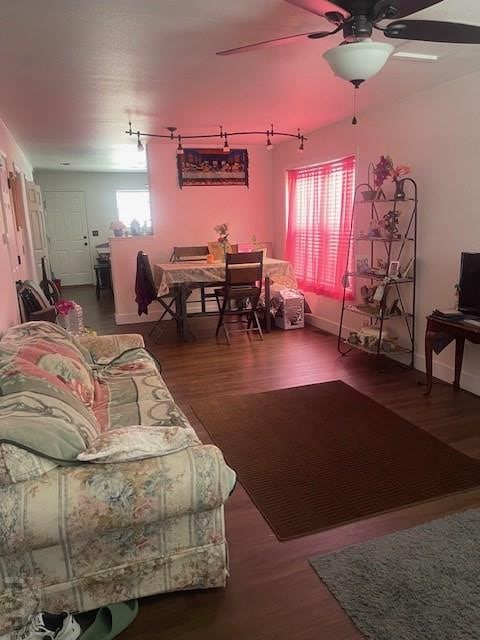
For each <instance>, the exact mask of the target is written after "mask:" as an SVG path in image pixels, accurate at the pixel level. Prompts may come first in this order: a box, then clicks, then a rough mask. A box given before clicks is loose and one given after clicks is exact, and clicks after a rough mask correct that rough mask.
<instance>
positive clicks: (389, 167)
mask: <svg viewBox="0 0 480 640" xmlns="http://www.w3.org/2000/svg"><path fill="white" fill-rule="evenodd" d="M409 173H410V167H409V166H407V165H406V164H399V165H397V166H396V167H395V165H394V164H393V160H392V158H391V157H390V156H380V160H379V161H378V162H377V164H375V165H373V178H374V184H375V187H376V188H377V189H380V188H381V187H382V185H383V183H384V182H385V180H386V179H387V178H389V177H390V178H392V182H397V180H399V179H400V178H403V177H404V176H406V175H408V174H409Z"/></svg>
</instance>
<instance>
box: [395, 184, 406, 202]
mask: <svg viewBox="0 0 480 640" xmlns="http://www.w3.org/2000/svg"><path fill="white" fill-rule="evenodd" d="M393 199H394V200H405V180H395V193H394V195H393Z"/></svg>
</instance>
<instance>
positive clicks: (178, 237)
mask: <svg viewBox="0 0 480 640" xmlns="http://www.w3.org/2000/svg"><path fill="white" fill-rule="evenodd" d="M248 152H249V176H250V180H249V182H250V185H249V187H248V188H247V187H241V186H224V187H221V186H211V187H209V186H205V187H184V188H183V189H180V188H179V186H178V178H177V165H176V155H175V147H174V146H172V145H169V144H161V143H158V144H157V143H150V144H149V145H148V148H147V155H148V172H149V183H150V193H151V203H152V223H153V234H154V235H153V236H152V237H150V238H148V237H146V238H118V239H114V240H113V241H112V269H113V280H114V289H115V311H116V316H115V317H116V321H117V323H118V324H123V323H128V322H135V321H136V320H137V321H142V320H139V319H138V315H137V312H136V305H135V301H134V298H135V293H134V282H135V269H136V255H137V252H138V251H139V250H140V249H142V250H145V251H147V252H148V253H149V257H150V261H151V262H152V264H153V263H155V262H166V261H168V259H169V257H170V255H171V252H172V247H173V246H174V245H187V246H188V245H198V244H206V243H207V242H208V241H210V240H216V236H215V232H214V230H213V228H214V227H215V225H217V224H219V223H222V222H229V223H230V240H231V242H232V243H235V242H249V241H250V240H251V238H252V235H255V236H256V238H257V240H258V241H271V240H272V236H273V216H272V173H271V170H272V155H271V153H270V152H268V151H267V150H266V148H265V146H263V145H262V146H250V147H249V149H248ZM151 310H152V312H153V311H154V307H153V306H152V307H151ZM151 317H152V318H153V317H155V313H152V315H151ZM142 318H143V319H145V316H142ZM149 318H150V316H149Z"/></svg>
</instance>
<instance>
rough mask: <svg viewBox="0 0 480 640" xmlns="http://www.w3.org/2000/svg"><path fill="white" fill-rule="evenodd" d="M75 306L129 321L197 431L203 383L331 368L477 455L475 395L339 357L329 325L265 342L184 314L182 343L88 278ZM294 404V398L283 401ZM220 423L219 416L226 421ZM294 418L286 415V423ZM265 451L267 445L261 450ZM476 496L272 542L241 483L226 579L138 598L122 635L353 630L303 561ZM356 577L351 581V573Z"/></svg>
mask: <svg viewBox="0 0 480 640" xmlns="http://www.w3.org/2000/svg"><path fill="white" fill-rule="evenodd" d="M68 296H69V297H74V298H75V299H76V300H78V302H79V303H80V304H82V305H83V307H84V315H85V321H86V323H87V324H88V325H89V326H91V327H94V328H97V329H98V331H99V333H116V332H122V333H127V332H136V333H142V334H143V335H144V336H145V341H146V344H147V347H148V348H149V349H150V350H151V351H152V352H153V353H154V354H155V355H156V357H157V358H158V359H159V360H160V362H161V363H162V367H163V375H164V378H165V380H166V382H167V384H168V386H169V388H170V390H171V391H172V393H173V395H174V397H175V399H176V400H177V402H178V403H179V404H180V406H182V408H183V409H184V410H185V411H186V413H187V415H189V417H190V418H191V420H192V423H193V424H194V426H195V428H197V429H198V431H199V435H200V436H201V438H202V439H203V440H204V442H207V441H209V437H208V435H207V434H206V432H205V431H204V430H203V429H202V428H201V427H200V426H199V425H198V423H196V422H195V418H194V416H193V415H192V412H191V410H190V407H189V402H190V401H191V400H193V399H195V398H199V397H205V396H208V395H213V396H216V397H219V396H225V397H228V396H229V395H232V394H242V393H252V392H255V391H267V390H270V389H279V388H283V387H292V386H300V385H303V384H309V383H315V382H323V381H327V380H335V379H341V380H344V381H345V382H347V383H348V384H350V385H352V386H353V387H355V388H356V389H358V390H359V391H361V392H362V393H365V394H366V395H368V396H370V397H372V398H374V399H375V400H377V401H378V402H380V403H381V404H383V405H384V406H386V407H388V408H389V409H391V410H392V411H394V412H396V413H398V414H399V415H401V416H403V417H404V418H406V419H408V420H410V421H411V422H413V423H414V424H416V425H418V426H419V427H421V428H422V429H425V430H426V431H428V432H430V433H432V434H433V435H435V436H436V437H437V438H439V439H440V440H442V441H444V442H446V443H448V444H450V445H451V446H453V447H455V448H457V449H458V450H459V451H462V452H463V453H465V454H467V455H470V456H472V457H475V458H478V459H480V420H479V417H480V398H479V397H476V396H473V395H472V394H469V393H467V392H463V391H460V392H458V393H454V392H453V391H452V389H451V387H449V386H448V385H446V384H443V383H441V382H436V384H435V386H434V389H433V392H432V395H431V396H430V397H428V398H426V397H424V396H423V395H422V387H421V386H420V385H419V382H423V375H422V374H420V373H418V372H412V371H408V370H405V369H402V368H399V367H398V366H392V365H391V364H390V363H389V362H385V363H383V364H382V366H381V367H379V366H378V362H377V361H376V360H375V359H374V358H372V357H370V356H368V355H366V354H363V353H360V352H358V353H357V352H356V353H354V354H352V355H349V356H347V357H344V358H342V357H341V356H339V355H338V353H337V351H336V341H335V339H334V337H332V336H329V335H326V334H324V333H322V332H319V331H318V330H315V329H312V328H306V329H304V330H297V331H287V332H283V331H274V332H273V333H271V334H270V335H268V336H266V339H265V342H263V343H262V342H259V341H258V340H257V339H256V338H252V339H251V341H249V339H248V338H247V337H246V336H245V335H238V336H235V337H234V339H233V343H232V345H231V346H230V347H228V346H226V345H224V344H217V343H216V342H215V338H214V324H213V323H212V321H211V319H198V320H196V321H195V322H194V323H193V324H192V326H193V329H194V332H195V334H196V336H197V340H196V341H195V342H193V343H188V344H183V343H178V342H177V339H176V336H175V332H174V330H173V329H174V328H173V326H170V323H169V326H168V327H167V329H166V330H165V332H164V334H163V335H162V338H161V340H160V341H159V344H154V343H153V342H152V341H151V340H150V339H149V338H148V331H149V329H150V326H149V325H147V324H144V325H141V324H138V325H129V326H122V327H116V326H115V325H114V323H113V313H112V309H113V306H112V301H111V298H110V297H109V294H108V292H103V293H102V299H101V300H100V302H99V303H97V302H96V300H95V297H94V294H93V289H92V288H78V287H77V288H75V289H74V288H71V289H70V290H69V291H68ZM292 410H293V411H294V407H292ZM227 428H228V427H227ZM297 428H301V425H295V421H294V414H293V419H292V430H294V429H297ZM265 456H266V458H267V457H268V452H265ZM479 505H480V488H479V489H475V490H472V491H469V492H466V493H463V494H456V495H452V496H447V497H445V498H442V499H439V500H436V501H433V502H429V503H426V504H422V505H417V506H413V507H409V508H406V509H401V510H399V511H396V512H393V513H388V514H383V515H380V516H377V517H374V518H370V519H368V520H364V521H362V522H358V523H354V524H349V525H346V526H343V527H339V528H338V529H334V530H329V531H326V532H323V533H319V534H315V535H311V536H307V537H304V538H300V539H297V540H292V541H289V542H278V541H277V539H276V538H275V536H274V535H273V533H272V532H271V530H270V528H269V527H268V525H267V524H266V523H265V521H264V520H263V518H262V516H261V515H260V513H259V512H258V511H257V509H256V508H255V506H254V505H253V503H252V502H251V501H250V499H249V498H248V496H247V495H246V493H245V491H244V490H243V489H242V487H241V486H240V485H237V488H236V490H235V492H234V494H233V496H232V497H231V498H230V500H229V502H228V504H227V507H226V522H227V537H228V541H229V549H230V571H231V577H230V580H229V584H228V587H227V588H226V589H225V590H211V591H205V592H195V593H194V592H187V593H176V594H167V595H161V596H156V597H151V598H145V599H143V600H142V602H141V608H140V613H139V616H138V618H137V620H136V621H135V623H134V624H133V625H132V626H131V627H130V628H129V629H128V630H127V631H125V632H124V633H123V634H122V636H121V637H122V638H123V640H138V639H139V638H142V639H147V640H148V639H149V638H151V639H152V640H153V639H154V638H162V639H165V640H167V639H168V640H170V639H175V640H191V639H193V638H195V639H203V638H205V639H207V638H208V640H220V639H221V640H225V638H229V639H230V638H231V639H233V640H287V639H288V640H292V639H293V638H295V640H319V639H321V638H324V639H325V640H358V639H359V638H361V635H360V634H359V632H358V631H357V630H356V629H355V627H354V626H353V625H352V623H351V622H350V620H349V618H348V616H347V615H346V614H345V613H344V612H343V610H342V609H341V608H340V606H339V605H338V604H337V603H336V601H335V599H334V598H333V597H332V596H331V595H330V593H329V592H328V590H327V589H326V587H325V586H324V585H323V584H322V582H321V581H320V580H319V579H318V578H317V576H316V574H315V573H314V572H313V570H312V569H311V568H310V566H309V565H308V562H307V560H308V558H309V557H310V556H312V555H314V554H318V553H328V552H331V551H334V550H336V549H339V548H341V547H342V546H345V545H348V544H353V543H358V542H362V541H365V540H368V539H370V538H373V537H378V536H381V535H383V534H385V533H389V532H393V531H397V530H399V529H403V528H406V527H410V526H414V525H416V524H419V523H422V522H426V521H428V520H431V519H433V518H436V517H440V516H443V515H446V514H448V513H451V512H454V511H460V510H463V509H465V508H468V507H472V506H479ZM359 588H361V585H359Z"/></svg>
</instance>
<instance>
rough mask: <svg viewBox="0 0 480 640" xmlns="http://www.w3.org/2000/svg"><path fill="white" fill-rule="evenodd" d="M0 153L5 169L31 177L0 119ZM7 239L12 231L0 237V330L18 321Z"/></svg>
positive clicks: (20, 151) (11, 136) (12, 139)
mask: <svg viewBox="0 0 480 640" xmlns="http://www.w3.org/2000/svg"><path fill="white" fill-rule="evenodd" d="M0 153H1V154H2V155H4V156H6V159H7V169H8V170H9V171H14V170H17V171H20V172H23V173H24V175H25V176H26V177H27V179H31V178H32V167H31V165H30V163H29V161H28V159H27V157H26V156H25V154H24V153H23V151H22V150H21V148H20V147H19V145H18V144H17V142H16V141H15V139H14V137H13V135H12V134H11V132H10V131H9V130H8V128H7V126H6V125H5V123H4V122H3V121H2V120H0ZM23 197H24V198H25V193H23ZM8 227H9V228H11V229H14V228H15V225H14V221H9V222H8ZM9 241H13V234H12V233H11V234H10V237H9V238H7V237H6V236H4V237H3V238H2V237H0V291H1V292H2V301H1V304H0V332H1V331H4V330H5V329H6V328H7V327H9V326H11V325H13V324H16V323H17V322H19V311H18V303H17V293H16V289H15V279H14V277H13V272H12V266H11V263H10V256H9V251H8V242H9ZM16 252H17V249H16V246H15V250H14V253H15V254H16ZM23 275H28V274H27V273H25V272H24V270H23V269H22V276H23Z"/></svg>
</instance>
